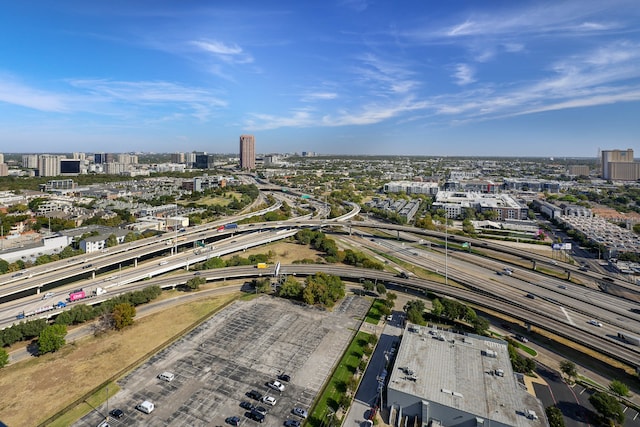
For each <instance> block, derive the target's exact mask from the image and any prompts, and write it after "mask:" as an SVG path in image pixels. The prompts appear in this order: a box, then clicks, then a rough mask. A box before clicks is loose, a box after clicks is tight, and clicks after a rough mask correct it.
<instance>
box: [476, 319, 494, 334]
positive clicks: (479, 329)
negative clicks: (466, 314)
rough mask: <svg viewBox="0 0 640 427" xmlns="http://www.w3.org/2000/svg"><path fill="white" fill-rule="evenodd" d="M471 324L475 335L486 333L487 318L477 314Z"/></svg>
mask: <svg viewBox="0 0 640 427" xmlns="http://www.w3.org/2000/svg"><path fill="white" fill-rule="evenodd" d="M472 324H473V332H474V333H475V334H477V335H487V332H488V331H489V326H490V324H489V321H488V320H487V319H485V318H484V317H480V316H477V317H476V318H475V319H474V321H473V322H472Z"/></svg>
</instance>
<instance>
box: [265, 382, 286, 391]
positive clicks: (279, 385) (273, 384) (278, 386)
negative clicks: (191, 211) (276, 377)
mask: <svg viewBox="0 0 640 427" xmlns="http://www.w3.org/2000/svg"><path fill="white" fill-rule="evenodd" d="M267 385H268V386H269V388H272V389H274V390H278V391H279V392H283V391H284V384H282V383H281V382H280V381H271V382H270V383H267Z"/></svg>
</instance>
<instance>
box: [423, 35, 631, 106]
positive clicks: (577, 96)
mask: <svg viewBox="0 0 640 427" xmlns="http://www.w3.org/2000/svg"><path fill="white" fill-rule="evenodd" d="M638 62H640V46H639V45H637V44H634V43H629V42H626V41H625V42H616V43H610V44H608V45H606V46H601V47H598V48H596V49H594V50H592V51H590V52H586V53H584V54H581V55H573V56H571V57H568V58H566V59H564V60H562V61H557V62H555V63H553V64H551V65H550V67H549V71H550V72H552V73H553V74H552V75H549V74H548V73H547V74H548V75H547V77H545V78H541V79H538V80H536V81H532V82H530V83H528V84H523V83H521V84H518V85H514V84H502V85H498V84H494V85H492V86H490V87H489V86H487V87H485V89H483V92H481V93H479V92H478V91H476V90H473V91H467V92H462V93H458V94H451V95H450V96H447V95H440V96H438V97H434V98H432V99H431V101H432V103H433V104H434V105H437V107H436V108H435V111H436V112H437V114H444V115H450V116H457V118H459V119H474V118H475V119H491V118H497V117H504V116H506V115H522V114H533V113H539V112H543V111H557V110H561V109H568V108H581V107H593V106H596V105H606V104H613V103H615V102H630V101H638V100H640V97H639V93H640V92H639V88H640V84H637V83H636V84H627V85H625V82H633V81H636V82H637V81H638V79H640V68H639V67H637V65H636V64H637V63H638Z"/></svg>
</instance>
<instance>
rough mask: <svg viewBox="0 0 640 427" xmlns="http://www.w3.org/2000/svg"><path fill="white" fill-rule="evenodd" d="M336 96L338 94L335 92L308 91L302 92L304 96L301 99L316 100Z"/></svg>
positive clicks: (324, 99)
mask: <svg viewBox="0 0 640 427" xmlns="http://www.w3.org/2000/svg"><path fill="white" fill-rule="evenodd" d="M337 97H338V94H337V93H335V92H310V93H306V94H304V96H303V97H302V100H303V101H317V100H321V101H326V100H331V99H336V98H337Z"/></svg>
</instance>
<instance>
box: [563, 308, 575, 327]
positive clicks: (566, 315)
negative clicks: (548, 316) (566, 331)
mask: <svg viewBox="0 0 640 427" xmlns="http://www.w3.org/2000/svg"><path fill="white" fill-rule="evenodd" d="M560 310H562V312H563V313H564V316H565V317H566V318H567V321H568V322H569V324H570V325H571V326H576V324H575V322H574V321H573V319H572V318H571V317H570V316H569V313H567V310H565V309H564V307H560Z"/></svg>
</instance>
